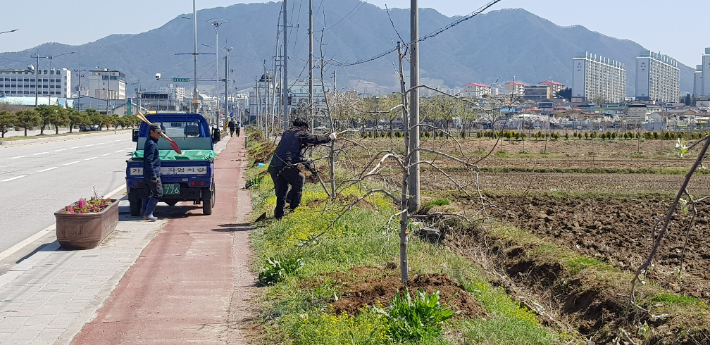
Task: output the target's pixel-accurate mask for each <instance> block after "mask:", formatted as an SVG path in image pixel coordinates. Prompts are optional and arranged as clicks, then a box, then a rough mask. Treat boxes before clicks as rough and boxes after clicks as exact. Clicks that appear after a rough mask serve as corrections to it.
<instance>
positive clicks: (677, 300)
mask: <svg viewBox="0 0 710 345" xmlns="http://www.w3.org/2000/svg"><path fill="white" fill-rule="evenodd" d="M651 302H652V303H659V302H660V303H664V304H667V305H671V304H679V305H702V302H700V300H698V299H697V298H694V297H689V296H682V295H672V294H667V293H661V294H659V295H658V296H656V297H653V298H651Z"/></svg>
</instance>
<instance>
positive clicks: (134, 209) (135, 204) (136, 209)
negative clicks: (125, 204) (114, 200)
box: [129, 199, 143, 217]
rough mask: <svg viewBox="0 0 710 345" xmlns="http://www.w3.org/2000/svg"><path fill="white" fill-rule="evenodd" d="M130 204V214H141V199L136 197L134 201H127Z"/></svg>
mask: <svg viewBox="0 0 710 345" xmlns="http://www.w3.org/2000/svg"><path fill="white" fill-rule="evenodd" d="M129 204H130V209H131V216H133V217H138V216H140V215H141V206H143V205H142V204H143V200H141V199H138V200H134V201H129Z"/></svg>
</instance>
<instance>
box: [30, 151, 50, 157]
mask: <svg viewBox="0 0 710 345" xmlns="http://www.w3.org/2000/svg"><path fill="white" fill-rule="evenodd" d="M48 153H49V151H47V152H39V153H33V154H32V155H33V156H39V155H46V154H48Z"/></svg>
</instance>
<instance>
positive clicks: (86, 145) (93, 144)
mask: <svg viewBox="0 0 710 345" xmlns="http://www.w3.org/2000/svg"><path fill="white" fill-rule="evenodd" d="M84 146H85V147H91V146H94V144H89V145H84Z"/></svg>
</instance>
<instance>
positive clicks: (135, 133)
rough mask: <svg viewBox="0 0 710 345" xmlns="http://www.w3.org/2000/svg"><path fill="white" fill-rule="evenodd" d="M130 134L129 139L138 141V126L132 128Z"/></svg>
mask: <svg viewBox="0 0 710 345" xmlns="http://www.w3.org/2000/svg"><path fill="white" fill-rule="evenodd" d="M131 135H132V138H131V140H133V142H134V143H135V142H138V128H134V129H133V132H132V134H131Z"/></svg>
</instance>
